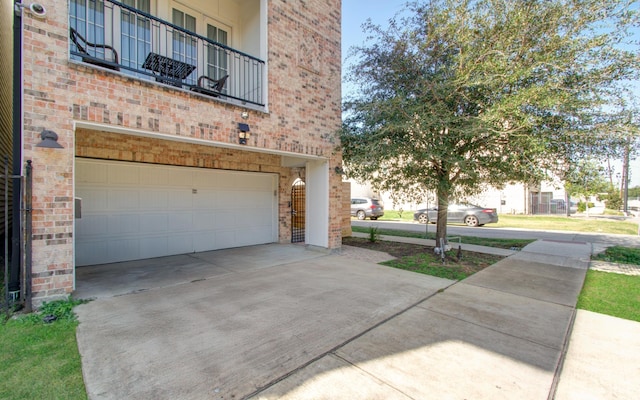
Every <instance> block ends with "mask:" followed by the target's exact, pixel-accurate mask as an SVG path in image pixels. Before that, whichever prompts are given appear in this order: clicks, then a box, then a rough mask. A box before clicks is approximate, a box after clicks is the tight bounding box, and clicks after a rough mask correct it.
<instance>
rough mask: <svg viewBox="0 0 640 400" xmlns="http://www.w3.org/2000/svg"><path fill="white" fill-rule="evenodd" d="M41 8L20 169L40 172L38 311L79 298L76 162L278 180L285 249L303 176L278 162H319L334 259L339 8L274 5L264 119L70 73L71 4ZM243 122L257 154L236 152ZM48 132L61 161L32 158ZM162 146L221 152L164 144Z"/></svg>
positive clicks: (280, 0) (50, 155) (28, 66)
mask: <svg viewBox="0 0 640 400" xmlns="http://www.w3.org/2000/svg"><path fill="white" fill-rule="evenodd" d="M41 3H42V4H43V5H44V6H45V7H46V9H47V17H46V18H45V19H35V18H32V17H31V16H30V15H29V14H27V13H25V14H24V29H23V35H24V46H23V60H24V61H23V63H24V66H23V73H24V88H23V104H24V106H23V107H24V108H23V112H24V120H23V137H24V145H23V157H24V159H25V160H32V161H33V251H32V259H33V266H32V276H33V280H32V293H33V298H34V302H36V303H37V302H39V301H42V300H46V299H48V298H52V297H57V296H65V295H68V294H70V293H71V292H72V290H73V279H74V263H73V260H74V248H73V235H74V231H73V229H74V228H73V227H74V224H73V221H74V220H73V198H74V159H75V157H90V158H102V159H111V160H124V161H134V162H145V163H156V164H167V165H179V166H192V167H201V168H217V169H227V170H239V171H257V172H274V173H278V174H279V176H280V179H279V182H280V188H279V204H280V215H279V240H280V242H283V243H286V242H287V241H288V240H289V239H290V227H289V210H288V202H289V196H290V188H291V184H292V182H293V180H294V179H295V178H297V177H298V176H304V174H305V171H304V168H302V169H301V168H299V167H295V168H289V167H285V166H282V165H283V163H282V161H281V160H282V155H283V154H285V153H291V155H294V156H295V155H296V154H298V155H302V156H313V157H315V158H316V159H319V160H324V161H325V163H326V168H328V170H329V174H328V176H329V193H328V196H329V200H328V205H329V221H328V232H327V235H328V240H327V242H328V248H329V249H335V248H338V247H339V246H340V243H341V229H342V224H343V215H342V203H343V199H342V197H343V191H342V186H341V176H340V175H338V174H336V173H334V172H332V171H333V169H334V168H335V167H336V166H339V165H341V156H340V153H339V152H337V151H336V150H335V149H336V144H337V141H336V140H337V139H336V132H337V130H338V129H339V127H340V122H341V114H340V19H341V15H340V8H341V4H340V0H317V1H284V0H269V1H266V7H267V18H268V22H267V31H268V45H267V49H268V58H267V60H266V63H267V68H268V101H267V106H266V107H265V108H264V109H259V107H253V108H246V107H241V106H237V105H233V104H230V103H226V102H224V101H220V100H219V99H216V98H210V97H206V96H202V95H199V94H196V93H193V92H189V91H187V90H181V89H174V88H171V87H167V86H163V85H160V84H157V83H155V82H153V81H144V80H140V79H136V78H132V77H128V76H125V75H124V74H121V73H118V72H111V71H107V70H103V69H100V68H94V67H92V66H90V65H87V64H82V63H80V62H74V61H70V58H69V41H68V36H69V35H68V32H69V21H68V20H69V18H68V10H67V9H66V8H65V6H63V4H64V5H66V2H64V3H60V2H56V1H53V0H46V1H42V2H41ZM187 3H188V1H187ZM245 111H246V112H248V113H249V117H248V119H246V120H244V119H242V117H241V114H242V113H243V112H245ZM239 122H246V123H248V124H250V126H251V138H250V139H249V142H248V144H247V145H246V146H245V148H246V149H247V150H254V149H258V150H260V151H259V152H256V151H247V150H243V149H242V148H239V147H238V146H237V143H238V123H239ZM93 126H95V128H94V129H92V127H93ZM112 128H113V129H112ZM43 129H49V130H53V131H55V132H56V133H57V134H58V135H59V140H58V143H60V144H61V145H62V146H64V149H49V148H41V147H35V145H36V144H37V143H38V142H40V132H41V131H42V130H43ZM127 130H131V131H132V132H134V134H128V133H126V131H127ZM140 133H144V134H143V135H141V134H140ZM155 133H157V134H158V136H157V137H154V136H153V134H155ZM166 135H171V136H176V137H180V138H189V139H197V140H201V141H207V142H212V144H213V145H208V144H206V143H204V144H202V145H200V144H197V143H195V141H192V143H188V142H177V141H170V140H165V138H166ZM214 142H215V143H217V144H229V145H230V146H228V147H229V148H227V147H226V146H216V145H215V143H214Z"/></svg>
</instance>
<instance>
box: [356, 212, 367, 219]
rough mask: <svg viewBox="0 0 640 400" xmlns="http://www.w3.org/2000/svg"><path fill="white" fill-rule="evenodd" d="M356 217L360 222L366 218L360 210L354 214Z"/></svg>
mask: <svg viewBox="0 0 640 400" xmlns="http://www.w3.org/2000/svg"><path fill="white" fill-rule="evenodd" d="M356 217H357V218H358V219H359V220H360V221H362V220H363V219H365V218H367V216H366V215H365V213H364V211H362V210H360V211H358V212H357V213H356Z"/></svg>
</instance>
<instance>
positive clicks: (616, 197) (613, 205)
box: [603, 191, 622, 210]
mask: <svg viewBox="0 0 640 400" xmlns="http://www.w3.org/2000/svg"><path fill="white" fill-rule="evenodd" d="M603 200H604V202H605V204H606V205H607V208H608V209H609V210H620V209H621V208H622V198H621V197H620V194H619V193H617V192H611V191H610V192H609V193H607V195H606V196H605V198H604V199H603Z"/></svg>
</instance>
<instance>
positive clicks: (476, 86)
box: [340, 0, 639, 237]
mask: <svg viewBox="0 0 640 400" xmlns="http://www.w3.org/2000/svg"><path fill="white" fill-rule="evenodd" d="M408 14H410V16H409V17H407V18H406V19H403V20H401V21H398V20H393V21H391V22H390V26H389V28H388V29H383V28H382V27H378V26H375V25H372V24H369V25H367V26H366V27H365V30H366V31H367V33H369V34H370V38H371V42H369V43H366V44H365V45H363V46H361V47H358V48H355V49H353V53H354V55H355V56H356V57H357V58H356V60H357V61H356V62H355V63H354V64H353V65H352V66H351V68H350V69H349V71H348V73H347V74H346V75H347V77H348V78H347V79H348V81H350V82H351V83H353V87H355V88H357V92H355V93H354V94H353V96H352V97H351V98H347V99H346V100H345V102H344V115H345V119H344V124H343V129H342V131H341V133H340V136H341V142H342V152H343V159H344V163H345V172H346V174H347V175H348V176H349V177H352V178H356V179H358V180H361V181H369V182H370V183H371V184H372V186H373V188H374V189H376V190H384V191H388V192H391V193H394V195H395V196H396V197H397V198H398V199H399V198H403V199H405V200H409V201H419V200H420V198H423V197H424V196H425V193H426V192H427V191H428V190H434V191H435V192H436V197H437V202H438V207H439V211H440V212H442V214H443V215H442V217H439V218H438V225H437V236H438V237H444V236H446V217H445V216H446V205H447V204H448V201H449V199H452V198H456V197H460V198H463V197H465V196H469V195H472V194H474V193H477V192H480V191H482V190H483V189H484V187H485V185H487V184H491V185H494V186H496V187H502V186H503V185H504V184H505V183H506V182H525V183H531V182H539V181H540V180H542V179H544V178H546V177H547V176H548V173H549V172H550V171H551V172H563V173H564V171H565V170H566V169H567V165H569V166H571V165H574V164H576V163H577V161H578V160H581V159H583V158H584V157H585V154H596V155H601V154H603V153H604V152H605V150H606V151H608V149H609V147H610V144H611V140H610V138H611V137H612V136H616V137H617V135H618V134H617V133H616V134H615V135H614V134H613V133H612V132H617V131H612V129H611V121H614V120H616V118H618V116H617V113H618V112H619V108H620V107H617V108H616V106H618V105H621V104H622V103H623V102H624V101H623V97H624V96H625V95H626V93H625V88H624V85H625V84H626V83H625V80H628V79H633V78H634V77H636V76H637V75H638V69H639V68H638V64H639V60H638V58H637V56H636V54H637V45H629V46H626V47H623V48H621V47H619V44H620V43H626V42H628V41H629V37H630V35H631V33H630V32H631V29H632V28H633V26H634V24H636V23H637V22H638V15H637V13H636V12H635V11H633V10H630V8H629V6H628V5H627V4H625V3H621V2H620V1H618V0H602V1H598V2H596V1H591V0H576V1H564V0H550V1H544V2H542V1H529V0H466V1H464V0H463V1H450V0H432V1H425V2H415V3H410V5H409V6H408ZM540 21H544V23H541V22H540ZM603 21H606V23H607V24H609V25H605V24H604V23H603ZM607 26H615V29H606V27H607ZM625 104H626V103H625ZM603 110H612V111H611V112H610V113H609V114H607V113H605V112H604V111H603ZM614 114H615V115H614ZM624 134H625V135H627V134H628V132H626V131H625V132H624ZM590 187H591V186H590Z"/></svg>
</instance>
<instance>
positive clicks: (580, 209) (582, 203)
mask: <svg viewBox="0 0 640 400" xmlns="http://www.w3.org/2000/svg"><path fill="white" fill-rule="evenodd" d="M587 205H588V206H589V208H593V207H594V206H595V204H593V203H592V202H588V203H587V202H586V201H579V202H578V206H577V207H578V212H586V211H587Z"/></svg>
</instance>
